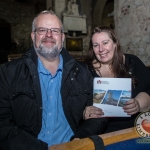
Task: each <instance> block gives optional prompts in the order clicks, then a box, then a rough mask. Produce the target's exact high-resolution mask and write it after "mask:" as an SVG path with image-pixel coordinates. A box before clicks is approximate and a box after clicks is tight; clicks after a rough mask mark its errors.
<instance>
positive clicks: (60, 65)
mask: <svg viewBox="0 0 150 150" xmlns="http://www.w3.org/2000/svg"><path fill="white" fill-rule="evenodd" d="M59 58H60V62H59V65H58V69H57V71H56V73H57V72H58V71H62V69H63V58H62V55H61V54H60V55H59ZM38 72H39V73H43V74H51V73H50V72H49V71H48V70H47V69H46V68H45V67H44V65H43V63H42V61H41V60H40V58H39V57H38Z"/></svg>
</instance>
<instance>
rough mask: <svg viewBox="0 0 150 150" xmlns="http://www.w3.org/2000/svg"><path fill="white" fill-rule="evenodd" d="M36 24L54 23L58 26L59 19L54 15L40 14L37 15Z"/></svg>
mask: <svg viewBox="0 0 150 150" xmlns="http://www.w3.org/2000/svg"><path fill="white" fill-rule="evenodd" d="M36 24H37V25H39V24H47V25H53V24H54V25H55V26H57V27H60V26H61V25H60V20H59V19H58V17H57V16H56V15H51V14H41V15H39V16H38V17H37V21H36Z"/></svg>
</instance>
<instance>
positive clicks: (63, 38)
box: [62, 33, 65, 42]
mask: <svg viewBox="0 0 150 150" xmlns="http://www.w3.org/2000/svg"><path fill="white" fill-rule="evenodd" d="M64 41H65V34H64V33H62V42H64Z"/></svg>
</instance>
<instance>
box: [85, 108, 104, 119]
mask: <svg viewBox="0 0 150 150" xmlns="http://www.w3.org/2000/svg"><path fill="white" fill-rule="evenodd" d="M102 115H104V113H103V111H102V109H100V108H97V107H95V106H87V107H86V108H85V110H84V112H83V118H84V119H85V120H86V119H90V118H101V117H102Z"/></svg>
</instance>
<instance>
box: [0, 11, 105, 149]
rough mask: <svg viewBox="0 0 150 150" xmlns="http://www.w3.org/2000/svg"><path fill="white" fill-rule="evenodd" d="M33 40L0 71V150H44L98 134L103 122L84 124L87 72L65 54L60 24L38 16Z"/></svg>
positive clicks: (46, 15)
mask: <svg viewBox="0 0 150 150" xmlns="http://www.w3.org/2000/svg"><path fill="white" fill-rule="evenodd" d="M31 37H32V40H33V46H34V47H32V48H31V49H30V50H29V51H28V52H26V53H25V54H24V55H23V57H22V58H20V59H18V60H14V61H11V62H9V63H6V64H4V65H2V66H1V68H0V148H1V149H2V150H47V149H48V147H49V146H51V145H53V144H58V143H62V142H68V141H69V140H70V139H73V138H84V137H87V136H90V135H93V134H99V133H100V132H101V128H100V126H99V125H102V126H103V125H105V122H103V123H104V124H102V123H101V122H98V120H96V119H88V120H86V121H83V120H84V119H83V110H84V109H85V107H86V106H88V105H92V78H91V75H90V72H89V71H88V69H87V67H86V66H85V65H84V64H82V63H79V62H77V61H75V60H74V59H73V58H72V57H71V56H70V55H69V53H68V52H67V51H66V50H65V48H63V42H64V39H65V35H64V33H63V26H62V23H61V21H60V20H59V18H58V17H57V16H56V15H55V14H54V13H53V12H52V11H43V12H41V13H40V14H38V15H37V16H36V17H35V19H34V20H33V23H32V33H31Z"/></svg>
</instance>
